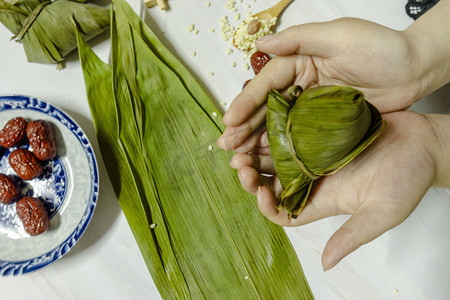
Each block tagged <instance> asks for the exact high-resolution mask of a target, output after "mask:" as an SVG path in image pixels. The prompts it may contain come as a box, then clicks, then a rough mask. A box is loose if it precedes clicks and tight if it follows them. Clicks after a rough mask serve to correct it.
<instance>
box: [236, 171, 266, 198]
mask: <svg viewBox="0 0 450 300" xmlns="http://www.w3.org/2000/svg"><path fill="white" fill-rule="evenodd" d="M238 177H239V181H240V182H241V186H242V188H243V189H244V190H245V191H247V192H249V193H251V194H253V195H255V194H256V191H257V189H258V186H260V185H264V186H269V187H270V186H273V182H272V180H273V179H272V178H271V177H266V176H262V175H261V174H260V173H259V172H258V171H257V170H256V169H255V168H253V167H250V166H244V167H242V168H240V169H239V170H238Z"/></svg>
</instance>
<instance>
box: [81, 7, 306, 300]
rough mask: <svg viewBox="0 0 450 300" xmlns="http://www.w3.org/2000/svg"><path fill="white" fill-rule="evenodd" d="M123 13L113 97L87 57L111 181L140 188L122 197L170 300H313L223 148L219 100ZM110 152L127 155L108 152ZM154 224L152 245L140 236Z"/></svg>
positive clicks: (285, 243) (118, 22) (115, 38)
mask: <svg viewBox="0 0 450 300" xmlns="http://www.w3.org/2000/svg"><path fill="white" fill-rule="evenodd" d="M115 10H116V12H115V14H113V15H112V16H113V19H112V20H111V23H112V24H113V25H112V36H111V37H112V70H111V71H110V73H111V74H109V75H111V76H112V79H110V81H109V82H111V83H112V85H111V86H109V88H110V89H111V90H110V91H104V92H99V90H98V88H99V87H98V78H96V76H97V75H96V73H97V69H98V68H97V65H100V62H98V58H96V57H95V56H94V54H92V52H90V50H88V48H87V47H86V45H85V44H81V43H80V45H79V47H80V56H81V58H82V65H83V70H84V74H85V82H86V87H87V91H88V100H89V103H90V106H91V112H92V115H93V119H94V122H95V125H96V130H97V134H98V136H99V137H102V139H100V138H99V143H100V147H101V149H102V154H103V155H104V156H105V155H108V156H107V157H112V158H113V159H114V160H113V161H112V162H109V161H108V160H107V159H104V160H105V163H106V165H107V167H108V173H109V175H110V177H111V178H112V181H113V182H116V183H117V185H118V186H123V184H124V183H123V182H124V181H127V180H133V184H134V186H135V188H136V190H135V192H134V193H133V195H131V194H130V195H128V197H124V196H123V193H124V191H123V188H122V189H120V190H117V189H116V193H117V194H118V198H119V201H120V204H121V206H122V209H123V210H124V213H125V215H126V216H127V220H128V222H129V224H130V227H131V228H132V230H133V233H134V234H135V237H137V240H138V243H139V245H140V247H141V252H142V254H143V256H144V259H145V260H146V262H147V265H148V266H149V270H150V272H151V274H152V276H153V278H154V280H155V283H156V285H157V286H158V289H159V290H160V292H161V294H162V295H163V297H164V298H167V299H190V298H192V299H311V298H312V294H311V291H310V289H309V287H308V284H307V282H306V279H305V276H304V274H303V273H302V270H301V266H300V263H299V262H298V259H297V257H296V254H295V252H294V250H293V248H292V246H291V245H290V243H289V240H288V239H287V237H286V235H285V233H284V231H283V229H282V228H281V227H279V226H276V225H274V224H272V223H270V222H269V221H267V220H266V219H265V218H264V217H263V216H262V215H261V214H260V213H259V211H258V210H257V207H256V205H255V201H254V198H253V197H252V196H249V195H248V194H247V193H245V192H244V191H242V189H241V187H240V185H239V182H238V180H237V176H236V174H235V172H234V171H233V170H232V169H230V168H229V166H228V161H229V159H230V154H229V153H227V152H225V151H221V150H219V149H216V147H214V145H215V140H216V139H217V138H218V137H219V136H220V134H221V132H222V128H223V125H222V124H221V121H220V117H219V116H217V117H214V116H213V114H212V112H215V111H216V108H215V107H214V105H213V104H212V101H211V100H210V99H208V97H207V96H206V93H204V91H202V89H201V87H200V86H199V84H198V83H197V82H195V79H194V78H193V77H192V75H190V74H189V72H187V70H186V69H185V68H184V67H183V66H182V65H181V64H180V63H179V62H178V61H177V60H176V59H175V58H174V57H173V56H172V55H171V54H170V53H169V51H168V50H167V49H165V48H164V46H163V45H162V44H161V43H160V42H159V41H158V40H157V38H156V37H155V36H154V35H153V33H151V31H150V29H149V28H148V27H147V26H146V25H145V24H144V23H143V22H142V21H141V20H140V19H139V17H138V16H137V15H136V14H135V13H134V11H133V10H132V9H131V7H129V6H128V4H126V2H125V1H123V0H119V1H116V2H115ZM83 53H87V54H88V55H84V54H83ZM92 62H95V63H92ZM105 73H107V72H105ZM106 76H108V75H106ZM94 89H97V92H94V91H93V90H94ZM103 89H108V87H105V86H103V88H102V89H101V90H103ZM96 93H97V94H96ZM111 94H112V95H113V96H112V97H111ZM106 103H108V104H106ZM104 105H108V107H114V109H110V110H105V109H103V107H104ZM100 110H101V111H100ZM114 112H115V114H114ZM105 113H108V114H111V115H112V117H111V116H109V117H108V118H105ZM216 113H217V112H216ZM100 123H102V124H100ZM111 124H112V125H111ZM111 126H112V129H111ZM111 130H113V131H114V132H115V133H114V135H113V136H111V133H108V132H109V131H111ZM111 144H117V145H121V146H120V147H118V146H116V147H112V148H110V149H109V150H103V149H104V148H105V147H111ZM119 148H120V149H119ZM116 152H118V153H119V154H118V153H116ZM104 153H105V154H104ZM121 164H123V165H122V166H119V165H121ZM124 165H126V166H128V167H127V168H124ZM118 168H122V170H124V169H126V170H127V172H125V173H127V174H128V176H127V174H125V175H124V172H119V171H120V170H119V169H118ZM131 175H132V176H131ZM130 203H133V204H134V206H133V207H132V206H130V205H129V204H130ZM139 203H141V205H140V206H139ZM139 207H140V211H141V212H142V213H138V214H134V209H138V208H139ZM138 219H140V220H138ZM145 223H147V227H146V228H145V230H147V231H148V232H151V234H152V235H151V238H150V236H149V235H146V234H145V232H141V231H139V229H137V228H136V227H137V226H139V224H145ZM149 223H150V225H152V224H153V226H152V227H153V228H150V227H148V225H149ZM155 226H156V227H155ZM161 268H163V269H161ZM174 291H175V292H174Z"/></svg>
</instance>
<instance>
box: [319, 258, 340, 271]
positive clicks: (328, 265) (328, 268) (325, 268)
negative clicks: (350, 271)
mask: <svg viewBox="0 0 450 300" xmlns="http://www.w3.org/2000/svg"><path fill="white" fill-rule="evenodd" d="M339 261H340V260H338V261H335V262H331V263H327V264H324V265H323V271H324V272H326V271H328V270H330V269H332V268H334V267H335V266H336V265H337V264H338V263H339Z"/></svg>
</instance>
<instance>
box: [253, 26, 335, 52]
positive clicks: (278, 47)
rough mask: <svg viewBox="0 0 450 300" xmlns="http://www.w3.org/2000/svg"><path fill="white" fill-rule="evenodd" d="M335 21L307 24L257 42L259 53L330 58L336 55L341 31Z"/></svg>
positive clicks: (262, 38) (265, 37)
mask: <svg viewBox="0 0 450 300" xmlns="http://www.w3.org/2000/svg"><path fill="white" fill-rule="evenodd" d="M333 23H334V21H329V22H321V23H307V24H302V25H296V26H292V27H289V28H287V29H285V30H283V31H280V32H278V33H275V34H271V35H267V36H264V37H261V38H259V39H258V40H256V42H255V45H256V48H257V49H258V50H259V51H262V52H265V53H270V54H274V55H284V56H286V55H290V54H303V55H311V56H320V57H330V56H333V55H334V54H335V53H336V50H337V49H336V46H337V45H338V44H337V43H335V42H334V41H336V40H337V39H339V38H338V37H337V36H336V34H338V33H339V30H337V28H336V26H335V25H336V24H333Z"/></svg>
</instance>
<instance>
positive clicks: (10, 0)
mask: <svg viewBox="0 0 450 300" xmlns="http://www.w3.org/2000/svg"><path fill="white" fill-rule="evenodd" d="M79 2H86V0H73V1H68V0H55V1H53V2H52V1H48V0H0V22H2V23H3V25H5V26H6V27H7V28H8V29H9V30H10V31H11V32H12V33H14V36H13V39H16V40H19V41H22V43H23V47H24V49H25V53H26V55H27V59H28V61H29V62H37V63H57V64H58V68H59V69H60V68H62V63H63V61H64V57H65V56H66V55H67V54H68V53H69V52H71V51H72V50H74V49H75V48H76V47H77V40H76V35H75V30H74V27H73V23H72V18H74V19H75V20H76V21H77V23H78V24H79V26H80V31H81V32H82V34H83V36H84V38H85V39H90V38H92V37H94V36H97V35H98V34H100V33H101V32H103V31H104V30H105V29H106V28H108V27H109V22H110V18H109V9H108V8H103V7H98V6H94V5H89V4H85V3H79Z"/></svg>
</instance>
